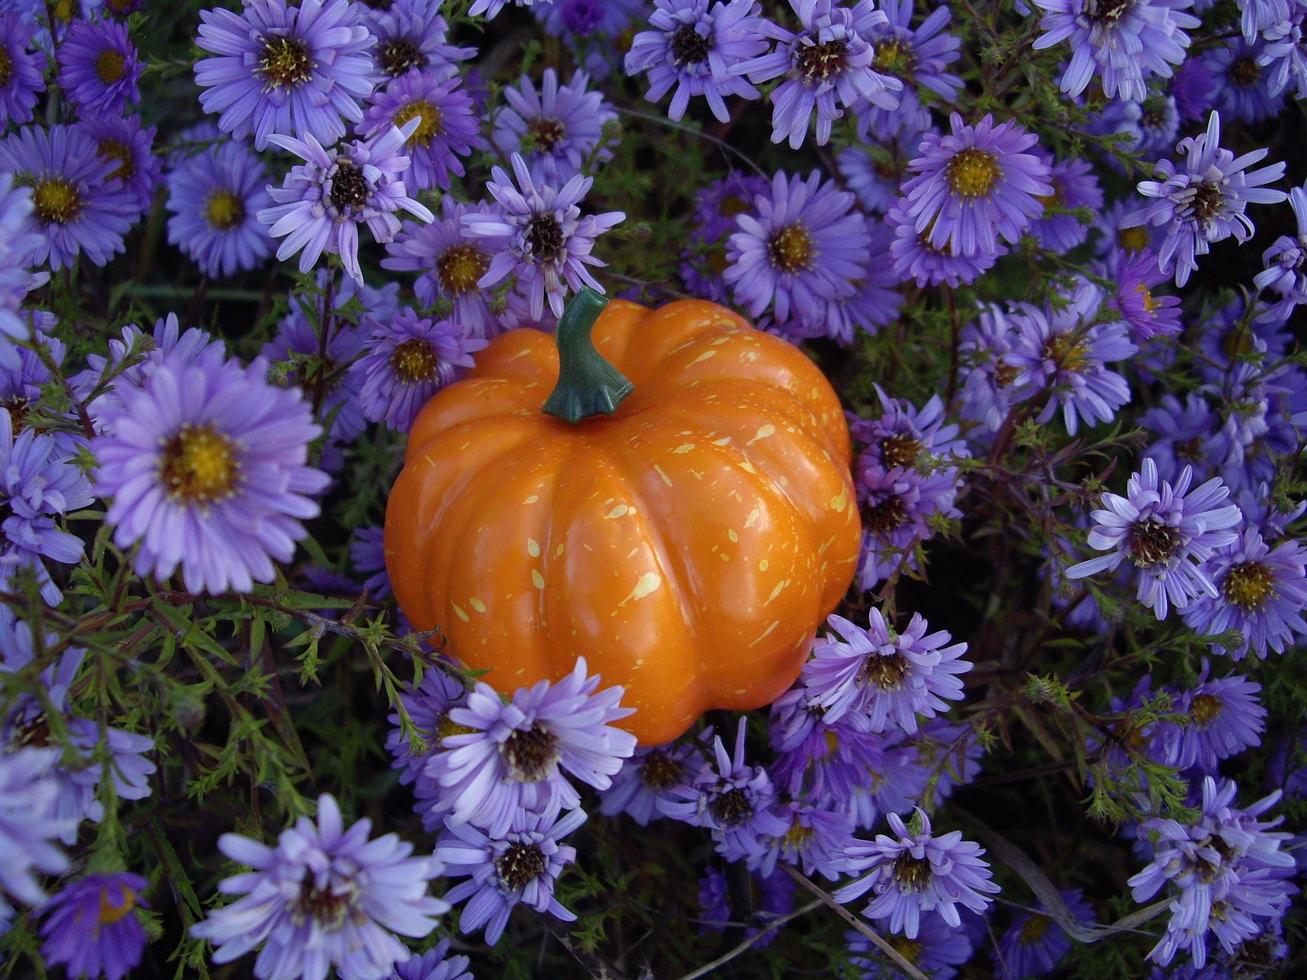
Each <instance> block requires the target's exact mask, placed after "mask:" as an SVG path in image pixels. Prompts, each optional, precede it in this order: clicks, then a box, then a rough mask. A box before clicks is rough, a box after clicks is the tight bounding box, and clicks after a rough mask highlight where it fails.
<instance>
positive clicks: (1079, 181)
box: [940, 8, 1103, 254]
mask: <svg viewBox="0 0 1307 980" xmlns="http://www.w3.org/2000/svg"><path fill="white" fill-rule="evenodd" d="M940 9H946V8H940ZM1039 156H1040V157H1041V158H1043V159H1044V161H1045V162H1046V163H1048V164H1049V174H1048V182H1049V184H1050V185H1052V188H1053V192H1052V193H1051V194H1049V195H1047V196H1046V197H1042V198H1040V203H1042V204H1043V205H1044V212H1043V214H1042V215H1041V216H1040V217H1039V218H1037V219H1036V220H1035V221H1033V222H1032V223H1031V225H1030V233H1031V234H1032V235H1034V236H1035V237H1036V238H1038V239H1039V244H1041V245H1043V246H1044V248H1046V249H1048V250H1049V251H1050V252H1057V253H1059V254H1061V253H1064V252H1069V251H1071V249H1073V248H1075V247H1076V246H1077V245H1080V244H1082V243H1083V242H1084V241H1085V239H1086V238H1088V237H1089V228H1088V226H1086V225H1085V224H1084V223H1083V222H1082V221H1081V220H1080V218H1079V217H1078V216H1077V215H1074V214H1066V213H1064V212H1067V211H1078V210H1081V209H1084V210H1088V211H1090V212H1093V213H1097V212H1098V211H1101V210H1102V207H1103V192H1102V190H1100V189H1099V186H1098V179H1097V178H1096V177H1095V176H1094V173H1093V169H1092V168H1091V167H1090V166H1089V164H1088V163H1086V162H1085V161H1084V160H1079V159H1071V160H1054V159H1053V157H1052V156H1051V155H1050V154H1047V153H1043V152H1042V151H1041V152H1040V154H1039Z"/></svg>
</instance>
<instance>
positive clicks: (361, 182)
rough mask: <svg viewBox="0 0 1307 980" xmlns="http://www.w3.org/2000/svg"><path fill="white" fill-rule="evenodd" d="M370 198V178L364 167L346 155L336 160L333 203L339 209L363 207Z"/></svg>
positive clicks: (332, 182)
mask: <svg viewBox="0 0 1307 980" xmlns="http://www.w3.org/2000/svg"><path fill="white" fill-rule="evenodd" d="M367 199H368V179H367V177H365V176H364V175H363V168H362V167H360V166H358V165H356V164H355V163H354V162H353V161H352V160H348V159H346V158H344V157H341V158H338V159H337V160H336V172H335V173H334V174H333V175H332V177H331V203H332V204H333V205H334V206H335V208H336V210H337V211H342V212H343V211H347V210H349V209H350V208H361V207H362V206H363V204H364V203H365V202H366V201H367Z"/></svg>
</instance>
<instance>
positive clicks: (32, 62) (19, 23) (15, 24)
mask: <svg viewBox="0 0 1307 980" xmlns="http://www.w3.org/2000/svg"><path fill="white" fill-rule="evenodd" d="M36 29H37V25H36V21H35V20H32V19H29V18H25V17H23V16H22V15H21V14H19V13H15V12H13V11H7V12H5V13H0V129H4V128H6V127H7V126H8V125H9V124H10V123H16V124H17V125H20V126H21V125H22V124H23V123H26V122H31V120H32V108H33V106H35V105H36V97H37V95H39V94H40V93H41V92H43V91H45V78H44V74H43V70H42V69H43V66H44V62H45V55H44V54H42V53H40V52H38V51H36V50H34V48H35V43H34V37H35V34H36Z"/></svg>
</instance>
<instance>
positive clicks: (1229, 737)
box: [1153, 663, 1266, 772]
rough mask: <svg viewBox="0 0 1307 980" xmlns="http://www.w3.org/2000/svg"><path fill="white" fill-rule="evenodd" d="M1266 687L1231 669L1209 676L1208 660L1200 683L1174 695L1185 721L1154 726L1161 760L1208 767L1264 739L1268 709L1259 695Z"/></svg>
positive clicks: (1181, 765)
mask: <svg viewBox="0 0 1307 980" xmlns="http://www.w3.org/2000/svg"><path fill="white" fill-rule="evenodd" d="M1261 689H1262V686H1261V685H1260V684H1257V683H1254V682H1253V681H1250V680H1248V678H1246V677H1242V676H1240V675H1238V674H1232V675H1230V676H1229V677H1222V678H1219V679H1217V680H1211V681H1209V680H1207V664H1206V663H1204V664H1203V671H1202V673H1201V674H1200V675H1199V677H1198V682H1197V683H1196V684H1195V685H1194V686H1193V687H1191V688H1190V689H1188V690H1187V691H1184V692H1183V693H1181V694H1180V695H1179V696H1178V697H1177V698H1176V699H1175V708H1174V714H1177V715H1183V716H1186V718H1185V720H1184V721H1180V722H1171V721H1161V722H1159V723H1158V724H1157V726H1156V727H1155V728H1154V730H1153V745H1154V747H1155V751H1156V752H1157V754H1158V758H1159V760H1160V761H1161V762H1162V763H1163V764H1164V765H1168V766H1174V767H1175V768H1176V769H1189V768H1190V767H1192V766H1198V767H1199V768H1201V769H1206V770H1208V771H1209V772H1210V771H1214V770H1215V769H1216V766H1217V763H1219V762H1220V761H1221V760H1222V759H1228V758H1230V757H1231V756H1235V755H1238V754H1239V753H1240V752H1242V751H1243V750H1244V749H1247V748H1251V747H1252V746H1254V745H1260V744H1261V741H1262V739H1261V736H1262V732H1263V731H1265V729H1266V709H1265V708H1263V707H1262V705H1261V701H1259V700H1258V697H1257V694H1258V692H1259V691H1261Z"/></svg>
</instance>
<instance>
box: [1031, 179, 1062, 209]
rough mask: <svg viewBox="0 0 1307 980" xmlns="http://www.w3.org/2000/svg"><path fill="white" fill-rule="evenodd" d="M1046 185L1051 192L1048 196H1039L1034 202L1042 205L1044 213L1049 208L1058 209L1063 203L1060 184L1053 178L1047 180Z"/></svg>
mask: <svg viewBox="0 0 1307 980" xmlns="http://www.w3.org/2000/svg"><path fill="white" fill-rule="evenodd" d="M1048 183H1049V184H1050V185H1051V186H1052V188H1053V190H1052V192H1051V193H1049V194H1041V195H1040V196H1038V197H1036V198H1035V200H1036V201H1038V202H1039V203H1040V204H1042V205H1044V210H1045V211H1047V210H1048V209H1049V208H1060V207H1061V206H1062V202H1063V197H1062V185H1061V183H1060V182H1059V181H1057V180H1056V179H1054V178H1049V181H1048Z"/></svg>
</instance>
